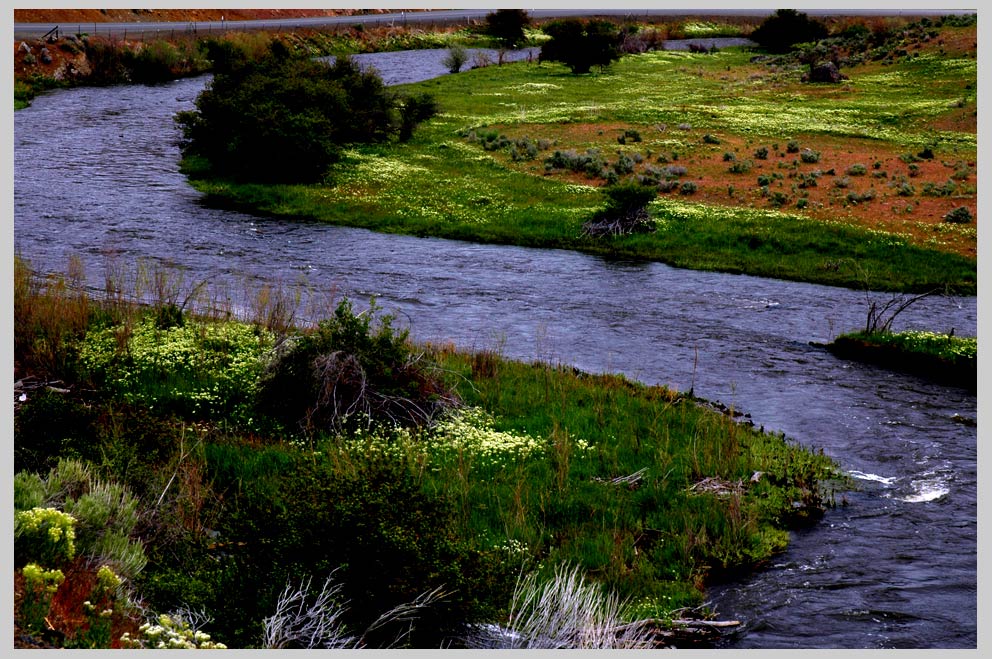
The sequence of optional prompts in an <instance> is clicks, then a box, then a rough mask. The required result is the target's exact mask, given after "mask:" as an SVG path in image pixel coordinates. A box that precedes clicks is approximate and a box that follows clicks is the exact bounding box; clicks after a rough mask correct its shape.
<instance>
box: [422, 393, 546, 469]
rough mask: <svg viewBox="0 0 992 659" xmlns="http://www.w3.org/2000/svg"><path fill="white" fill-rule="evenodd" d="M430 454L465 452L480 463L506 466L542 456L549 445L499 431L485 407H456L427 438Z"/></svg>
mask: <svg viewBox="0 0 992 659" xmlns="http://www.w3.org/2000/svg"><path fill="white" fill-rule="evenodd" d="M426 444H427V446H428V447H430V448H431V453H433V454H438V453H445V452H451V451H454V452H462V453H467V454H470V455H471V456H472V457H473V458H475V460H476V461H477V463H479V464H480V465H487V466H503V465H505V464H506V463H508V462H514V461H516V460H523V459H526V458H529V457H537V456H540V455H541V454H542V453H543V452H544V450H545V447H546V444H545V442H544V441H542V440H541V439H540V438H535V437H531V436H530V435H526V434H516V433H511V432H503V431H500V430H496V428H495V420H494V419H493V417H492V416H491V415H490V414H489V413H488V412H486V411H485V410H483V409H481V408H478V407H469V408H464V409H460V410H457V411H456V412H454V413H452V414H451V415H449V416H448V418H446V419H444V420H443V421H441V422H440V423H438V424H437V426H435V428H434V431H433V433H431V434H430V435H429V436H428V437H427V438H426Z"/></svg>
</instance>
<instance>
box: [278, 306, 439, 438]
mask: <svg viewBox="0 0 992 659" xmlns="http://www.w3.org/2000/svg"><path fill="white" fill-rule="evenodd" d="M378 311H379V308H378V307H377V306H376V305H375V301H374V300H373V302H372V304H371V305H370V307H369V309H368V310H367V311H365V312H362V313H356V312H355V311H354V309H353V308H352V305H351V302H350V301H349V300H347V299H345V300H342V301H341V303H340V304H338V306H337V308H336V309H335V310H334V315H333V317H331V318H329V319H326V320H323V321H320V323H318V325H317V327H316V328H315V329H314V330H312V331H309V332H306V333H304V334H303V335H301V336H299V337H298V338H296V339H295V340H293V341H292V342H291V344H290V345H289V346H288V347H284V349H283V351H282V352H281V353H279V354H277V356H276V357H275V358H274V360H273V362H272V363H271V364H270V366H269V367H268V369H267V371H266V373H265V374H264V375H263V377H262V380H261V382H260V386H259V394H258V408H259V410H260V411H261V412H263V413H264V414H266V415H267V416H269V417H271V418H273V419H275V420H277V421H279V422H280V423H282V424H284V425H286V426H287V427H289V428H291V429H300V430H304V431H307V432H312V431H339V430H342V429H344V428H346V427H354V426H356V425H357V424H361V425H372V424H377V423H386V424H389V425H392V424H393V423H400V424H404V425H422V424H425V423H427V422H428V421H429V420H430V419H431V418H432V417H433V415H434V414H435V413H436V412H437V411H438V410H439V409H441V408H443V407H445V406H447V405H450V404H451V403H452V402H453V401H452V396H451V394H450V393H449V392H448V391H447V389H446V387H445V386H444V383H443V382H442V381H441V379H440V378H439V377H437V376H436V375H435V374H434V373H433V371H432V370H431V368H430V365H429V364H427V363H426V360H424V359H422V356H421V355H419V354H416V353H414V351H413V349H412V347H411V346H410V344H409V343H408V342H407V335H408V330H397V329H395V328H394V327H393V320H394V317H393V316H390V315H385V316H378V315H377V312H378Z"/></svg>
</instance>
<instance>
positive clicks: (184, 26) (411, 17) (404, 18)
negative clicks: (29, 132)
mask: <svg viewBox="0 0 992 659" xmlns="http://www.w3.org/2000/svg"><path fill="white" fill-rule="evenodd" d="M491 11H493V10H491V9H456V10H435V11H426V12H413V13H406V12H396V13H392V14H375V15H365V16H316V17H311V18H282V19H273V20H264V21H197V22H176V21H172V22H164V21H163V22H141V23H81V22H71V21H70V22H66V23H15V24H14V38H15V39H31V38H38V37H41V36H42V35H44V34H46V33H47V32H49V31H50V30H52V29H53V28H55V27H56V26H58V27H59V28H60V30H61V31H62V32H64V33H68V34H77V33H86V34H100V35H107V36H117V37H123V36H125V35H127V34H130V35H132V36H135V37H140V36H141V35H148V36H155V35H163V34H164V33H177V32H178V33H183V32H188V33H192V34H198V35H202V34H210V33H214V32H222V31H227V30H257V29H267V30H289V29H297V28H320V27H328V26H334V25H355V24H357V23H363V24H365V25H403V24H407V23H428V24H430V23H461V22H469V21H472V20H480V19H482V18H485V16H486V14H488V13H490V12H491ZM803 11H804V12H805V13H806V14H809V15H810V16H828V15H837V14H843V15H846V16H879V15H884V16H894V15H908V16H924V15H926V16H940V15H946V14H960V13H974V12H973V11H957V10H946V9H944V10H941V9H933V10H928V9H907V10H897V9H891V10H877V9H844V10H841V9H832V10H831V9H805V10H803ZM527 13H528V14H529V15H530V16H531V17H532V18H554V17H567V16H590V15H598V16H619V17H624V16H629V17H631V18H635V17H648V16H767V15H770V14H772V13H774V10H772V9H744V8H742V9H710V8H705V7H703V8H695V9H693V8H689V9H588V8H587V9H528V10H527Z"/></svg>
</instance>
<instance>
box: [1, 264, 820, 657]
mask: <svg viewBox="0 0 992 659" xmlns="http://www.w3.org/2000/svg"><path fill="white" fill-rule="evenodd" d="M25 267H26V264H24V263H23V262H21V261H17V262H16V263H15V270H16V272H15V310H16V313H15V319H16V327H15V363H16V369H15V378H16V379H17V380H18V386H17V387H16V395H17V397H18V401H17V403H16V405H15V437H16V440H17V441H16V445H15V469H16V471H18V472H19V473H22V478H23V477H24V476H23V474H25V473H38V474H40V475H41V476H42V477H43V478H44V477H45V476H46V474H48V470H49V469H51V468H55V467H58V466H59V464H60V463H59V461H60V460H63V459H68V458H73V459H76V460H82V461H83V462H84V463H85V464H86V469H89V470H92V471H93V473H94V474H98V475H99V477H100V478H101V479H105V480H107V481H110V482H114V483H117V484H119V485H122V486H125V487H126V488H127V489H128V490H129V491H130V492H131V493H132V494H133V495H134V496H135V497H136V498H137V500H138V502H139V504H138V509H139V510H144V511H146V512H147V513H148V514H149V515H151V516H150V517H148V519H149V523H148V524H147V525H144V526H140V527H136V528H135V530H134V532H133V533H132V535H131V536H130V537H131V539H132V540H134V541H140V542H141V544H142V547H143V551H144V552H145V553H146V554H147V556H148V558H149V562H148V564H147V566H145V567H144V569H143V570H142V571H141V572H140V574H138V575H136V576H135V577H134V580H133V584H132V585H133V586H134V587H135V588H136V589H137V591H138V592H139V593H140V594H141V596H142V598H143V599H144V601H145V603H146V604H147V605H148V606H149V607H151V608H152V610H156V611H162V612H164V611H169V610H173V609H175V608H176V607H178V606H180V605H188V606H194V607H196V608H204V609H205V610H206V611H207V613H208V614H210V615H211V616H212V617H213V619H214V621H215V622H214V623H213V624H212V625H210V626H209V627H208V631H209V632H210V633H211V637H212V638H213V639H214V640H215V641H221V642H224V643H226V644H227V645H228V646H231V647H235V646H237V647H247V646H255V647H257V646H258V644H259V642H260V639H259V637H258V636H257V633H256V631H253V630H257V628H258V624H259V623H260V621H261V619H262V618H263V617H264V616H268V615H271V612H272V609H273V607H274V606H275V602H276V599H277V597H278V595H279V593H280V592H281V591H282V589H283V587H284V586H285V585H286V584H285V580H286V579H298V578H301V577H306V576H313V578H314V580H315V584H316V583H319V582H321V581H322V579H323V577H324V576H326V572H327V571H328V570H332V569H334V568H336V567H338V566H341V568H340V569H341V572H340V573H339V575H338V576H339V578H340V579H341V580H342V581H343V582H344V583H345V584H346V592H347V593H348V594H350V595H352V601H353V603H354V604H353V606H354V608H355V611H354V612H353V615H352V617H349V618H348V620H349V622H350V623H352V624H355V625H360V624H362V621H363V620H365V618H363V616H370V615H372V614H373V612H376V611H378V612H381V611H382V610H385V609H386V608H389V606H392V605H394V604H396V603H398V601H400V600H398V599H397V598H403V597H405V598H408V599H412V598H414V597H417V596H419V595H421V594H423V593H425V592H427V591H429V590H430V589H432V588H434V587H438V586H442V585H443V586H444V587H445V590H446V591H447V592H448V597H447V600H446V603H445V604H443V605H439V606H438V608H437V609H435V610H433V611H430V612H425V613H424V615H428V617H429V618H430V619H431V620H434V619H435V617H438V618H437V619H438V620H440V619H448V621H449V622H448V623H446V625H447V626H443V627H439V629H445V630H447V631H448V632H449V633H453V631H452V629H451V627H450V621H451V620H450V619H451V616H455V617H456V619H457V620H459V621H469V620H475V621H487V622H500V621H502V616H504V615H505V607H506V606H507V604H508V601H509V599H508V598H509V596H510V593H509V591H510V590H512V585H513V581H514V578H515V576H516V575H517V574H518V573H519V572H520V570H521V569H526V570H527V571H530V570H537V571H538V573H539V574H540V575H541V578H542V579H545V578H549V577H550V574H551V572H553V571H554V569H555V568H556V566H559V565H562V564H572V565H578V566H581V568H582V570H583V572H584V573H585V574H587V575H588V578H590V579H592V580H593V581H594V582H596V583H598V584H600V585H601V586H602V587H604V588H607V589H608V590H610V591H613V592H616V593H618V594H619V595H621V596H622V597H625V598H629V599H630V602H631V608H629V609H626V610H625V613H624V616H625V619H641V618H652V619H657V620H658V621H659V622H658V623H657V624H659V625H661V624H663V623H662V622H661V621H665V620H670V619H671V618H673V617H684V616H685V615H686V611H685V609H686V608H687V607H689V608H694V607H697V606H699V605H700V604H701V603H702V602H703V601H704V590H703V589H704V588H705V586H706V584H707V583H709V582H711V581H712V580H713V579H716V578H723V577H726V576H728V575H733V574H738V573H741V572H746V571H747V570H749V569H751V568H753V567H754V566H755V565H758V564H761V563H763V562H764V561H766V560H767V559H768V558H769V557H770V556H772V555H774V554H775V553H777V552H779V551H781V550H782V549H783V548H784V547H785V546H786V544H787V542H788V536H789V534H788V529H789V528H791V527H792V526H793V525H796V524H798V525H805V524H809V523H813V522H815V521H816V519H818V517H819V515H820V514H821V513H822V511H823V509H824V507H826V506H829V505H831V504H832V499H833V494H832V490H831V489H830V488H831V485H830V483H831V482H832V481H831V479H833V478H834V477H835V472H836V466H835V465H833V464H832V463H831V461H830V460H828V459H827V458H825V457H824V456H823V455H822V454H819V453H817V452H815V451H814V450H812V449H809V448H804V447H800V446H797V445H795V444H794V443H792V442H790V441H788V440H787V439H786V438H785V437H783V436H780V435H772V434H768V433H764V432H759V431H758V430H757V429H755V428H753V427H751V426H749V425H748V424H746V423H744V424H742V423H740V420H739V419H736V418H735V415H734V414H733V413H732V411H729V410H728V412H727V413H726V414H724V413H721V412H719V411H715V410H714V409H711V408H708V407H707V406H704V405H700V404H699V401H695V400H693V399H692V398H691V397H688V396H685V395H683V394H680V393H678V392H675V391H672V390H669V389H666V388H664V387H648V386H644V385H641V384H638V383H635V382H632V381H630V380H627V379H625V378H623V377H621V376H615V375H609V374H606V375H591V374H587V373H582V372H579V371H576V370H574V369H571V368H566V367H560V366H555V365H553V364H548V363H533V364H525V363H521V362H516V361H512V360H508V359H505V358H503V357H501V356H500V354H499V353H498V351H496V350H481V351H477V352H464V351H457V350H454V349H452V348H450V347H446V346H444V345H408V344H405V343H404V338H403V335H402V333H400V332H396V331H394V330H392V329H391V328H390V326H389V323H388V320H386V318H385V317H384V316H383V315H382V313H381V312H378V313H377V312H376V311H374V310H368V311H367V312H366V313H363V314H362V315H361V316H353V315H351V313H350V312H349V310H348V308H346V307H342V306H341V305H337V306H336V307H335V309H334V311H333V312H332V311H330V310H328V315H327V316H326V320H325V321H324V325H323V327H324V328H325V329H324V330H321V331H322V332H329V334H326V336H335V337H337V338H336V339H334V341H335V343H333V346H332V347H334V348H338V349H344V350H349V351H351V354H352V355H354V356H355V357H356V358H357V359H358V360H359V361H360V363H361V364H362V365H363V368H364V369H365V372H366V373H367V374H368V375H369V379H368V382H369V386H370V387H372V388H373V389H374V391H373V392H372V395H373V397H374V395H375V392H385V391H387V390H388V387H389V386H390V382H393V380H391V379H389V378H390V377H395V378H397V379H396V380H395V382H396V383H399V382H400V380H399V379H398V378H401V377H408V375H409V374H410V373H417V374H419V375H417V376H416V377H415V378H414V379H412V380H408V381H407V382H408V384H406V385H403V386H405V387H407V389H406V390H405V393H404V394H403V396H404V398H406V399H408V400H421V399H418V398H417V394H416V392H415V390H414V389H410V388H409V386H411V384H412V383H419V384H412V386H414V387H415V388H423V387H427V388H429V390H430V392H432V393H431V396H433V398H430V400H445V401H448V403H446V404H445V405H444V406H443V408H444V409H446V410H447V411H444V412H443V413H441V412H439V413H438V415H437V416H436V417H435V418H434V420H433V421H432V423H430V424H427V425H420V424H415V425H408V424H404V426H403V427H402V428H401V427H394V426H392V424H384V425H376V426H375V428H376V429H375V430H372V431H370V430H368V429H363V428H362V427H361V426H357V427H356V426H347V427H346V428H345V427H343V428H342V429H341V430H339V431H336V432H332V431H330V430H328V429H325V430H323V431H315V429H312V431H311V432H301V431H300V428H299V427H294V426H293V425H292V424H291V425H280V422H277V421H276V420H275V418H274V417H271V416H268V415H267V413H265V412H264V409H266V408H265V407H264V406H262V407H256V405H255V403H254V397H255V395H256V393H258V394H260V393H262V392H264V391H265V390H266V386H267V385H266V384H265V382H266V376H265V373H266V372H269V373H270V376H271V368H272V366H271V364H272V361H271V359H272V358H273V356H274V355H275V354H286V353H285V346H292V345H303V343H305V341H306V340H303V339H300V338H293V337H296V336H297V334H298V331H299V330H297V329H294V328H292V327H291V326H290V325H288V324H287V322H286V321H287V320H288V319H287V318H286V317H284V316H282V317H281V316H280V312H279V305H278V300H277V297H276V296H273V295H272V292H271V291H269V292H268V293H266V297H265V300H267V301H268V303H269V306H266V303H265V302H264V301H263V296H262V294H260V296H259V304H258V306H257V307H255V312H254V313H255V318H254V319H253V320H252V319H245V320H244V321H233V320H220V319H218V318H213V319H211V318H207V317H202V316H197V315H196V314H194V313H193V310H192V309H191V308H190V309H186V310H181V309H180V308H179V307H177V306H175V304H174V303H173V301H174V300H176V299H180V298H179V297H176V296H175V295H173V294H175V293H177V291H176V290H174V289H173V288H170V287H169V286H162V287H160V289H159V290H160V293H161V292H166V291H170V290H171V291H172V293H173V294H167V297H165V298H161V297H160V298H159V299H157V300H155V301H153V303H152V305H151V306H150V307H144V308H137V307H132V306H130V305H128V304H126V303H123V302H122V299H121V298H107V299H103V300H100V299H93V298H90V297H88V296H86V295H84V294H82V293H80V292H79V291H78V289H77V288H76V284H77V283H78V282H74V281H73V279H72V275H71V272H70V275H69V276H68V277H67V278H65V279H55V278H50V279H48V280H46V281H44V282H41V281H36V280H32V279H31V278H30V276H29V272H28V271H27V270H25ZM71 270H72V268H70V271H71ZM139 279H140V278H136V279H135V281H138V280H139ZM159 279H160V280H161V281H165V279H167V277H166V278H165V279H163V278H161V277H160V278H159ZM196 293H197V296H201V295H202V296H206V297H209V295H207V292H206V291H197V292H196ZM178 295H179V296H180V297H185V296H186V293H182V292H179V293H178ZM193 299H204V298H202V297H196V296H194V298H193ZM221 315H223V313H222V314H221ZM262 319H264V322H263V320H262ZM318 335H321V334H320V332H318V333H317V334H313V333H312V330H311V333H310V336H311V337H315V336H318ZM280 337H283V338H282V339H281V338H280ZM346 337H351V338H350V339H348V338H346ZM367 340H373V341H374V345H377V346H379V347H378V348H377V349H376V350H375V352H374V353H363V352H362V350H363V349H362V348H361V347H360V346H361V345H363V342H365V341H367ZM301 341H303V343H301ZM341 341H344V342H347V341H352V343H349V344H348V345H347V346H346V345H345V344H344V343H341ZM278 343H282V344H283V345H284V348H283V352H282V353H272V352H271V349H272V347H273V346H274V345H276V344H278ZM348 346H350V347H348ZM396 351H399V352H398V353H397V352H396ZM393 354H399V355H400V357H401V361H402V362H403V363H404V364H407V366H404V367H403V368H404V369H405V370H404V371H403V372H405V373H406V374H407V375H401V374H400V371H399V370H396V371H395V373H396V375H395V376H387V379H386V380H376V379H375V378H374V377H373V373H378V372H379V371H378V370H377V369H376V368H375V367H374V366H373V365H372V363H371V362H367V361H365V360H366V359H367V358H372V359H374V360H388V359H389V355H393ZM125 355H126V358H125ZM165 355H168V356H169V357H168V359H165V358H164V356H165ZM403 355H407V357H404V356H403ZM266 362H268V363H269V364H270V366H269V367H268V369H267V368H264V367H263V364H264V363H266ZM393 368H394V369H395V365H394V366H393ZM410 368H414V369H415V371H409V369H410ZM383 387H386V388H385V389H384V388H383ZM341 391H342V390H338V393H339V394H340V393H341ZM425 391H426V389H425ZM270 392H271V390H270ZM298 393H302V394H303V395H306V393H305V391H304V390H301V391H300V392H298ZM280 395H283V396H284V397H285V396H290V397H291V398H292V399H293V400H297V397H296V395H295V394H293V395H291V394H290V392H289V391H285V390H284V391H282V392H281V394H280ZM263 399H264V396H263ZM422 400H423V401H427V400H429V399H428V398H424V399H422ZM425 405H426V403H424V402H422V403H420V409H427V408H426V407H425ZM284 408H285V406H283V408H280V409H284ZM370 409H375V408H374V407H373V408H370ZM390 409H394V412H393V413H392V414H393V416H394V417H395V418H397V419H399V417H398V416H396V413H395V408H390ZM407 409H409V408H407ZM438 409H439V410H441V409H442V408H438ZM310 418H311V419H312V420H314V421H316V420H317V419H318V418H320V415H314V416H311V417H310ZM355 479H358V480H357V481H356V480H355ZM336 483H337V484H340V483H351V484H352V485H354V486H355V487H352V485H349V486H347V487H344V488H343V489H341V487H339V485H336ZM359 483H361V484H362V485H361V487H358V484H359ZM18 491H19V492H21V490H20V489H19V490H18ZM22 494H23V493H22ZM22 494H19V495H18V497H21V496H22ZM23 496H27V495H26V494H24V495H23ZM18 500H22V499H21V498H18ZM304 503H305V505H304ZM353 509H354V510H361V511H362V515H361V516H360V517H354V516H352V514H351V513H350V512H349V511H351V510H353ZM372 510H378V511H379V512H378V513H377V514H376V515H375V516H374V518H375V519H377V520H379V523H380V526H375V525H373V526H371V527H370V526H368V525H367V524H366V521H367V520H368V519H369V517H368V516H369V515H370V514H371V513H370V511H372ZM275 511H280V512H278V513H276V512H275ZM294 511H295V512H294ZM152 513H154V514H152ZM298 513H299V514H298ZM363 520H364V521H363ZM330 528H333V529H336V531H335V532H334V533H332V534H330V535H329V534H328V532H327V531H328V529H330ZM81 537H82V536H81ZM318 538H322V540H319V541H318ZM345 538H347V540H345ZM239 548H243V549H239ZM104 551H109V550H104ZM368 556H374V557H375V560H374V561H373V562H371V563H369V562H368V561H367V558H366V557H368ZM112 557H113V555H105V556H104V558H105V559H107V560H109V559H111V558H112ZM300 561H302V562H300ZM112 564H114V563H112ZM46 567H56V566H54V565H52V566H46ZM368 570H371V571H368ZM76 574H77V577H79V575H80V574H85V572H84V573H76ZM246 575H255V576H254V577H253V578H245V576H246ZM263 575H264V576H263ZM256 577H257V578H256ZM79 578H82V577H79ZM64 583H65V585H64V586H63V587H62V588H63V589H64V590H65V592H64V593H62V591H61V590H60V591H59V593H62V594H60V595H57V596H56V598H55V600H54V603H53V604H52V606H53V607H54V608H53V610H52V611H53V614H52V616H51V617H50V619H51V620H53V621H55V624H56V625H57V626H58V629H59V631H60V632H62V633H63V634H65V636H64V637H63V638H64V639H72V638H78V637H79V636H78V635H79V632H80V630H79V628H76V627H73V624H75V625H78V624H80V623H79V621H80V620H81V617H80V616H82V613H81V608H80V610H79V611H76V610H75V609H74V608H73V607H77V608H79V607H81V606H82V598H85V597H86V592H85V589H84V588H83V589H81V588H80V584H79V582H78V581H74V580H73V578H67V580H66V582H64ZM249 591H250V592H249ZM249 595H251V596H249ZM77 596H78V597H77ZM245 602H252V603H253V604H252V605H251V606H246V605H245ZM122 606H123V604H122ZM115 610H116V609H115ZM119 613H121V614H122V615H123V614H124V612H123V611H120V612H119ZM115 615H117V614H116V613H115ZM125 618H126V616H125ZM18 619H19V620H20V618H18ZM115 620H117V622H115V625H122V626H120V627H117V626H115V629H125V628H127V629H131V631H132V637H135V636H136V633H135V626H134V625H131V626H130V627H128V626H127V625H126V624H125V623H126V621H125V620H124V619H123V618H121V619H117V618H115ZM22 622H23V621H22ZM22 626H23V624H22ZM429 629H431V627H430V625H427V626H426V627H425V630H429ZM462 631H463V632H464V631H465V630H462ZM424 634H425V635H421V636H417V637H416V638H417V639H419V642H423V643H428V642H430V643H433V642H434V641H438V640H439V639H438V638H435V637H432V636H431V635H430V633H428V632H427V631H425V632H424ZM114 638H116V636H114ZM428 639H429V640H428ZM67 646H68V645H67ZM427 646H428V647H438V646H437V645H433V644H429V645H427Z"/></svg>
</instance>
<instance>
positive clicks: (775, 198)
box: [768, 190, 789, 208]
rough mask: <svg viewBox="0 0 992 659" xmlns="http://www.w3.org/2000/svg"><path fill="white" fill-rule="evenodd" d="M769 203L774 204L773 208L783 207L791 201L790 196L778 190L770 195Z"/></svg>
mask: <svg viewBox="0 0 992 659" xmlns="http://www.w3.org/2000/svg"><path fill="white" fill-rule="evenodd" d="M768 203H769V204H770V205H771V206H772V208H781V207H782V206H785V205H786V204H787V203H789V196H788V195H787V194H785V193H784V192H780V191H777V190H776V191H775V192H772V193H771V195H770V196H769V198H768Z"/></svg>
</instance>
